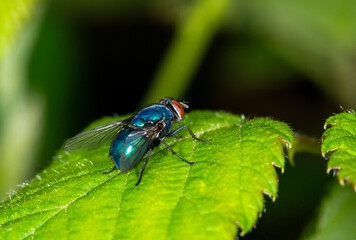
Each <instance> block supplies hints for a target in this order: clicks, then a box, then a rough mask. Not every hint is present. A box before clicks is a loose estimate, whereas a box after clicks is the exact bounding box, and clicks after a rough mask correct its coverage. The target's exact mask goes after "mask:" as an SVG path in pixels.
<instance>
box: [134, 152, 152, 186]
mask: <svg viewBox="0 0 356 240" xmlns="http://www.w3.org/2000/svg"><path fill="white" fill-rule="evenodd" d="M151 152H152V148H150V149H149V150H148V154H147V157H146V161H145V163H144V164H143V167H142V169H141V173H140V178H139V179H138V181H137V183H136V185H135V187H138V185H139V184H140V182H141V179H142V175H143V171H145V168H146V165H147V162H148V159H149V158H150V156H151Z"/></svg>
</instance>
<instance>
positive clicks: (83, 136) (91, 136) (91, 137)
mask: <svg viewBox="0 0 356 240" xmlns="http://www.w3.org/2000/svg"><path fill="white" fill-rule="evenodd" d="M131 119H132V118H126V119H123V120H119V121H114V122H111V123H108V124H105V125H102V126H99V127H96V128H93V129H90V130H88V131H85V132H82V133H79V134H78V135H76V136H74V137H73V138H71V139H69V140H68V141H67V142H66V143H65V145H64V150H65V151H75V150H80V149H90V148H95V147H98V146H100V145H103V144H106V143H109V142H111V141H113V140H114V139H115V137H116V136H117V134H118V132H119V131H120V130H121V129H122V128H123V127H124V126H126V125H127V124H129V122H130V121H131Z"/></svg>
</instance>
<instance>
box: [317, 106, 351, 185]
mask: <svg viewBox="0 0 356 240" xmlns="http://www.w3.org/2000/svg"><path fill="white" fill-rule="evenodd" d="M328 127H330V128H328ZM324 128H325V129H326V131H325V132H324V134H323V137H322V140H323V143H322V145H321V150H322V154H323V156H325V155H327V156H329V155H330V160H329V162H328V170H327V171H328V172H329V171H331V170H338V178H339V181H340V184H341V185H344V182H345V181H347V182H349V183H350V184H352V185H353V186H354V188H355V190H356V113H354V112H345V113H340V114H337V115H335V116H332V117H329V118H328V119H327V120H326V122H325V125H324Z"/></svg>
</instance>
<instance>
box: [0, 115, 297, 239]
mask: <svg viewBox="0 0 356 240" xmlns="http://www.w3.org/2000/svg"><path fill="white" fill-rule="evenodd" d="M113 120H117V118H115V119H114V118H104V119H102V120H100V121H98V122H96V123H94V124H92V125H91V126H90V127H95V126H98V125H102V124H105V123H107V122H110V121H113ZM184 123H185V124H187V125H188V126H189V127H190V128H191V129H192V130H193V132H194V133H195V134H196V135H197V136H198V137H199V138H201V139H211V142H198V141H195V140H193V139H192V138H191V137H190V135H189V134H188V133H187V132H182V133H181V136H182V138H177V139H176V138H169V139H167V143H168V144H169V145H170V146H171V147H172V149H173V150H174V151H176V152H177V153H178V154H179V155H180V156H181V157H183V158H185V159H186V160H188V161H193V162H195V164H194V165H188V164H186V163H184V162H182V161H181V160H179V159H178V158H177V157H175V156H173V155H172V154H171V153H170V152H169V150H168V149H166V148H165V147H164V146H159V147H157V148H155V149H154V150H153V153H152V155H151V158H150V161H149V162H148V164H147V167H146V170H145V172H144V175H143V179H142V182H141V183H140V185H139V187H137V188H135V187H134V186H135V184H136V182H137V180H138V177H139V172H140V169H141V167H142V165H143V161H141V163H140V164H139V165H138V166H137V167H136V168H134V169H133V170H131V171H130V172H128V173H125V174H120V173H119V172H118V171H116V172H113V173H112V174H110V175H103V174H102V173H103V172H104V171H107V170H109V169H110V168H112V166H113V163H112V162H111V161H109V160H107V155H108V150H109V146H101V147H99V148H96V149H91V150H83V151H77V152H70V153H68V152H64V151H59V152H58V154H57V156H56V157H55V160H54V162H53V164H52V165H51V166H49V167H48V168H47V169H45V170H44V171H43V172H41V173H39V174H38V175H37V176H35V178H34V179H33V180H31V181H30V182H29V183H27V184H25V185H26V186H25V187H24V189H22V191H21V192H19V193H18V194H17V195H14V196H11V199H9V200H7V201H6V202H3V203H2V204H1V205H0V213H1V214H0V224H1V228H0V238H1V239H25V238H30V239H31V238H33V237H34V238H36V239H46V238H51V239H63V238H64V239H65V238H68V239H98V238H100V239H184V238H189V239H232V238H233V237H234V236H236V234H237V227H239V228H240V229H241V234H245V233H246V232H247V231H250V230H251V229H252V227H253V226H254V225H255V224H256V221H257V217H258V214H259V213H261V212H262V211H263V207H264V204H263V201H264V199H263V193H264V194H267V195H269V196H270V197H271V198H273V199H274V198H275V196H276V194H277V190H278V179H277V174H276V170H275V168H274V166H278V167H280V168H281V169H282V171H283V168H284V164H285V159H284V152H283V144H282V143H286V144H287V145H288V146H289V145H290V144H291V143H292V142H293V140H294V136H293V133H292V131H291V129H290V128H289V127H288V125H287V124H285V123H282V122H278V121H274V120H271V119H266V118H257V119H252V120H246V119H244V118H241V117H239V116H236V115H232V114H228V113H224V112H212V111H194V112H192V113H190V114H187V116H186V118H185V121H184ZM177 125H179V124H176V125H175V126H174V129H175V128H176V127H177Z"/></svg>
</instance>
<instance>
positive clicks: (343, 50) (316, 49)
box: [229, 0, 356, 107]
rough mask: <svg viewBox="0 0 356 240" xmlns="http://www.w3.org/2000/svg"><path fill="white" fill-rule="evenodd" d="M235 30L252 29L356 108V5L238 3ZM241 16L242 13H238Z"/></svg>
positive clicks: (302, 0)
mask: <svg viewBox="0 0 356 240" xmlns="http://www.w3.org/2000/svg"><path fill="white" fill-rule="evenodd" d="M234 3H235V5H236V7H235V8H234V10H235V11H233V10H231V11H230V15H229V16H230V21H229V25H230V26H231V25H237V26H238V27H239V28H244V29H248V32H250V33H252V35H254V36H257V37H258V38H259V39H262V41H264V42H265V43H268V44H269V45H270V46H271V48H273V49H274V51H275V52H276V53H278V54H280V56H282V57H283V58H284V59H285V60H287V61H288V62H289V63H290V64H291V65H293V67H296V68H298V69H299V70H300V71H302V72H303V73H305V74H306V75H308V76H309V77H311V79H313V80H314V81H315V83H316V84H318V85H319V86H320V87H322V88H323V90H325V91H326V92H328V93H329V94H330V95H331V96H334V97H335V98H337V99H338V100H339V102H342V103H343V105H344V106H350V107H351V106H353V105H354V104H355V102H356V95H355V94H354V89H356V81H354V79H355V76H356V71H355V67H354V59H355V56H356V47H355V44H354V42H355V41H356V2H355V1H353V0H340V1H334V0H325V1H322V0H291V1H283V0H270V1H258V0H250V1H235V2H234ZM237 11H238V13H237Z"/></svg>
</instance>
